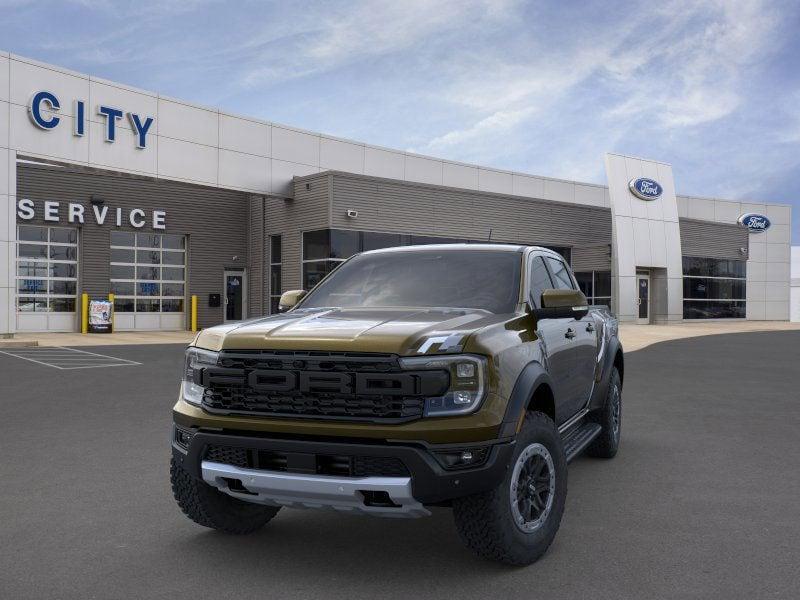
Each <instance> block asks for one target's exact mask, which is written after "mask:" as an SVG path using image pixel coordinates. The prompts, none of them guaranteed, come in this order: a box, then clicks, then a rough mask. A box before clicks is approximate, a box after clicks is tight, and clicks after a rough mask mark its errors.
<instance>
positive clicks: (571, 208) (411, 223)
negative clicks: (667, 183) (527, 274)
mask: <svg viewBox="0 0 800 600" xmlns="http://www.w3.org/2000/svg"><path fill="white" fill-rule="evenodd" d="M331 177H332V178H333V198H332V222H333V227H334V228H346V229H363V230H370V231H386V232H397V233H417V234H423V235H441V236H450V237H465V238H469V239H475V240H480V239H487V238H488V235H489V229H490V228H491V229H492V241H498V242H520V243H526V244H542V245H553V246H556V245H560V246H574V247H581V246H596V245H600V244H610V243H611V211H610V210H609V209H607V208H602V207H593V206H582V205H577V204H565V203H558V202H549V201H546V200H537V199H528V198H520V197H518V196H506V195H502V194H492V193H487V192H472V191H468V190H458V189H454V188H447V187H443V186H432V185H425V184H414V183H406V182H395V181H392V180H387V179H378V178H370V177H365V176H358V175H349V174H342V173H332V174H331ZM348 209H355V210H357V211H358V218H357V219H350V218H348V217H347V216H346V211H347V210H348Z"/></svg>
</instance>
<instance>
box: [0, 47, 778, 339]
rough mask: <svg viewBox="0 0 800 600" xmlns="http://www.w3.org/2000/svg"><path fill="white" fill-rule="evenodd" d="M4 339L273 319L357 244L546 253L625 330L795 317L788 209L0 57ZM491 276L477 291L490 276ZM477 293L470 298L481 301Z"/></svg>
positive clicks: (614, 157) (656, 165)
mask: <svg viewBox="0 0 800 600" xmlns="http://www.w3.org/2000/svg"><path fill="white" fill-rule="evenodd" d="M0 167H1V168H0V336H2V335H6V336H7V335H8V334H13V333H15V332H30V331H76V330H78V329H79V327H80V319H79V314H78V311H79V310H80V301H79V298H80V296H81V294H84V293H85V294H88V295H89V296H90V297H91V298H107V297H108V295H109V294H114V306H115V327H116V329H117V330H133V329H141V330H157V329H166V330H177V329H185V328H188V327H190V319H189V310H190V298H191V297H192V296H196V297H197V298H198V325H199V326H200V327H208V326H211V325H214V324H218V323H221V322H224V321H231V320H233V321H235V320H240V319H243V318H249V317H255V316H260V315H265V314H269V313H271V312H274V311H275V310H276V308H277V299H278V298H279V296H280V294H281V292H282V291H286V290H290V289H297V288H304V289H309V288H310V287H312V286H314V285H315V284H316V283H317V282H318V281H319V280H320V279H321V278H322V277H324V276H325V274H326V273H328V272H329V271H330V270H331V269H332V268H334V267H335V266H336V265H337V264H338V263H339V262H341V261H343V260H345V259H347V258H348V257H349V256H351V255H353V254H354V253H356V252H360V251H363V250H369V249H375V248H382V247H388V246H397V245H409V244H427V243H442V242H456V241H460V242H464V241H467V242H473V241H487V240H491V241H495V242H513V243H524V244H536V245H542V246H548V247H550V248H553V249H555V250H557V251H558V252H560V253H561V254H562V255H563V256H564V257H565V258H566V259H567V260H568V261H569V262H570V264H571V265H572V268H573V270H574V271H575V274H576V277H577V279H578V283H579V285H580V286H581V288H582V289H583V290H584V292H585V293H586V295H587V297H588V298H589V300H590V302H592V303H595V304H609V305H610V306H611V307H612V310H614V312H615V313H617V315H618V316H619V318H620V319H621V320H623V321H631V322H638V323H642V324H647V323H667V322H679V321H683V320H690V319H752V320H788V319H789V317H790V279H791V274H790V261H791V258H790V257H791V253H790V223H791V208H790V207H789V206H787V205H780V204H772V203H769V204H765V203H763V202H749V201H738V200H736V201H732V200H724V199H719V198H700V197H689V196H683V195H680V194H679V193H678V192H677V190H676V186H675V182H674V180H673V174H672V168H671V167H670V165H668V164H666V163H662V162H659V161H656V160H647V159H643V158H635V157H629V156H621V155H618V154H611V153H610V154H607V155H606V157H605V169H606V176H607V185H597V184H591V183H581V182H576V181H564V180H560V179H553V178H548V177H540V176H535V175H530V174H524V173H516V172H510V171H504V170H500V169H494V168H489V167H481V166H476V165H470V164H463V163H458V162H454V161H448V160H443V159H438V158H432V157H427V156H420V155H417V154H412V153H409V152H403V151H399V150H392V149H388V148H382V147H377V146H373V145H370V144H368V143H362V142H355V141H351V140H343V139H339V138H335V137H331V136H327V135H323V134H319V133H314V132H309V131H304V130H300V129H296V128H293V127H288V126H285V125H278V124H275V123H270V122H266V121H261V120H258V119H253V118H249V117H243V116H239V115H232V114H228V113H225V112H223V111H220V110H218V109H214V108H208V107H203V106H197V105H194V104H191V103H188V102H184V101H182V100H175V99H172V98H166V97H164V96H160V95H159V94H156V93H152V92H147V91H142V90H138V89H134V88H131V87H129V86H126V85H123V84H118V83H114V82H110V81H106V80H102V79H98V78H96V77H92V76H87V75H83V74H80V73H75V72H72V71H69V70H66V69H63V68H61V67H57V66H53V65H47V64H42V63H39V62H36V61H33V60H30V59H27V58H23V57H19V56H16V55H9V54H7V53H0ZM476 283H479V282H476ZM466 293H468V291H467V292H466Z"/></svg>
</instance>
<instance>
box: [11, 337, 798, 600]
mask: <svg viewBox="0 0 800 600" xmlns="http://www.w3.org/2000/svg"><path fill="white" fill-rule="evenodd" d="M85 350H88V351H90V352H94V353H97V354H100V355H105V356H110V357H112V358H115V359H122V361H130V363H131V364H120V361H115V362H114V364H115V365H116V366H114V368H85V369H82V368H79V369H71V368H70V369H59V368H54V367H51V366H48V365H45V364H40V362H32V361H30V360H26V359H24V358H20V357H17V356H11V355H9V354H0V376H2V382H3V383H2V386H1V387H0V449H1V450H2V452H0V455H1V456H2V458H1V459H0V515H2V518H0V544H2V546H0V547H1V548H2V551H1V552H0V597H2V598H9V599H12V598H13V599H23V598H36V599H43V598H81V599H88V598H102V599H111V598H147V599H156V598H169V599H171V600H175V599H180V598H192V599H200V598H220V597H222V598H256V597H259V598H361V597H370V598H378V597H379V598H404V599H407V598H481V599H485V598H523V597H524V598H532V597H535V598H548V599H554V598H610V599H611V598H613V599H619V598H636V599H644V598H704V599H707V598H748V599H753V598H796V597H797V588H798V583H799V582H800V566H798V565H800V541H798V540H800V475H798V473H800V471H798V467H797V458H798V457H799V456H800V332H798V331H787V332H770V333H742V334H732V335H717V336H711V337H704V338H695V339H688V340H678V341H671V342H664V343H661V344H657V345H654V346H651V347H649V348H645V349H644V350H640V351H637V352H633V353H629V354H628V355H627V357H626V361H627V362H626V381H625V389H624V395H623V398H624V400H623V402H624V420H623V432H622V436H623V437H622V447H621V450H620V453H619V455H618V456H617V458H615V459H614V460H611V461H603V460H597V459H589V458H581V459H578V460H576V461H575V462H574V463H573V464H572V465H571V467H570V473H569V495H568V499H567V508H566V511H565V515H564V520H563V522H562V525H561V530H560V532H559V534H558V536H557V538H556V540H555V542H554V544H553V546H552V547H551V549H550V551H549V553H548V554H547V555H546V556H545V558H543V559H542V560H541V561H539V562H538V563H536V564H535V565H533V566H530V567H526V568H517V569H512V568H508V567H504V566H500V565H496V564H493V563H490V562H485V561H483V560H481V559H478V558H476V557H474V556H473V555H472V554H471V553H470V552H469V551H468V550H466V549H465V548H464V547H463V546H462V545H461V543H460V541H459V539H458V537H457V535H456V532H455V529H454V527H453V524H452V517H451V515H450V512H449V511H448V510H447V509H436V510H435V513H434V515H433V516H432V517H430V518H427V519H418V520H414V521H395V520H389V519H372V518H367V517H358V516H338V515H331V514H329V513H320V512H308V511H297V510H286V509H284V510H283V511H281V513H280V514H279V515H278V517H277V518H276V519H275V520H274V521H272V522H271V523H270V524H269V525H268V526H267V527H266V528H265V529H264V530H263V531H261V532H260V533H258V534H256V535H253V536H249V537H229V536H225V535H222V534H218V533H216V532H212V531H208V530H205V529H203V528H201V527H199V526H196V525H194V524H193V523H191V522H190V521H189V520H188V519H186V518H185V517H184V516H183V515H182V514H181V513H180V511H179V509H178V508H177V506H175V504H174V502H173V500H172V497H171V493H170V490H169V481H168V459H169V446H168V439H169V432H170V409H171V406H172V403H173V401H174V397H175V394H176V392H177V379H178V377H179V374H180V371H181V363H182V352H183V347H182V346H178V345H169V346H116V347H106V348H102V347H93V348H91V347H90V348H86V349H85ZM133 363H140V364H133ZM59 364H64V363H59ZM87 364H89V363H87Z"/></svg>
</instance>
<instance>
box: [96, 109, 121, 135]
mask: <svg viewBox="0 0 800 600" xmlns="http://www.w3.org/2000/svg"><path fill="white" fill-rule="evenodd" d="M97 114H98V115H103V116H105V118H106V141H107V142H113V141H114V140H115V139H117V119H121V118H122V111H121V110H120V109H118V108H111V107H110V106H103V105H102V104H101V105H100V106H98V107H97Z"/></svg>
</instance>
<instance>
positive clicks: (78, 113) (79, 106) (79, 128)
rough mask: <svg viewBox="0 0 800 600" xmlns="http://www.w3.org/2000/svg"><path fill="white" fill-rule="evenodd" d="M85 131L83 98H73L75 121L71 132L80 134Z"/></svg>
mask: <svg viewBox="0 0 800 600" xmlns="http://www.w3.org/2000/svg"><path fill="white" fill-rule="evenodd" d="M85 131H86V104H85V103H84V102H83V100H75V123H74V125H73V128H72V133H73V134H74V135H77V136H82V135H83V134H84V132H85Z"/></svg>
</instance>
